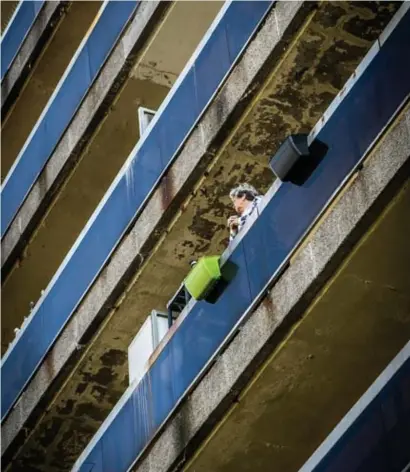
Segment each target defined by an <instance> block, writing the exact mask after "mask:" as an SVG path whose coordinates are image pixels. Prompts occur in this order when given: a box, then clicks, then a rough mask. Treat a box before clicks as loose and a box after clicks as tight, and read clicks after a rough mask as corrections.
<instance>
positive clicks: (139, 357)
mask: <svg viewBox="0 0 410 472" xmlns="http://www.w3.org/2000/svg"><path fill="white" fill-rule="evenodd" d="M167 331H168V315H167V314H166V313H161V312H159V311H156V310H153V311H152V312H151V315H150V316H148V318H147V319H146V320H145V322H144V324H143V325H142V326H141V328H140V330H139V331H138V334H137V335H136V336H135V338H134V340H133V341H132V343H131V344H130V345H129V347H128V374H129V383H130V385H131V384H132V383H133V382H138V381H139V380H141V378H142V377H143V375H144V373H145V371H146V369H147V363H148V359H149V358H150V356H151V354H152V353H153V352H154V350H155V349H156V347H157V346H158V344H159V343H160V342H161V340H162V338H163V337H164V336H165V334H166V332H167Z"/></svg>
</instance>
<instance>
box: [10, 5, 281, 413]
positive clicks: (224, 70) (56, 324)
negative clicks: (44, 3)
mask: <svg viewBox="0 0 410 472" xmlns="http://www.w3.org/2000/svg"><path fill="white" fill-rule="evenodd" d="M119 3H121V2H119ZM273 3H274V2H272V1H264V2H262V1H261V2H259V1H258V2H255V1H252V0H251V1H243V2H242V1H241V2H236V1H235V2H227V3H226V4H225V5H224V7H223V9H222V11H221V13H220V15H219V16H218V18H217V19H216V21H215V22H214V24H213V25H212V26H211V29H210V31H209V32H208V33H207V35H206V36H205V38H204V41H203V42H202V43H201V44H200V45H199V47H198V49H197V51H196V52H195V54H194V56H193V58H191V61H190V62H189V63H188V65H187V67H186V68H185V70H184V72H183V73H182V74H181V76H180V78H179V79H178V81H177V83H176V84H175V86H174V87H173V89H172V90H171V92H170V93H169V94H168V97H167V99H166V101H165V103H164V104H163V105H162V106H161V108H160V110H159V111H158V112H157V114H156V116H155V118H154V119H153V121H152V122H151V124H150V131H149V132H148V133H147V134H146V135H145V136H144V137H143V138H142V139H141V140H140V141H139V142H138V144H137V145H136V147H135V149H134V151H133V152H132V153H131V155H130V157H129V159H128V161H127V163H126V165H125V166H124V168H123V169H122V170H121V172H120V173H119V175H118V176H117V178H116V179H115V181H114V182H113V184H112V186H111V188H110V189H109V190H108V192H107V194H106V195H105V197H104V198H103V200H102V202H101V203H100V205H99V206H98V208H97V209H96V211H95V212H94V215H93V216H92V217H91V219H90V220H89V222H88V223H87V225H86V227H85V228H84V230H83V232H82V233H81V234H80V236H79V238H78V239H77V241H76V243H75V244H74V246H73V248H72V249H71V251H70V252H69V254H68V255H67V257H66V258H65V260H64V262H63V263H62V265H61V266H60V268H59V269H58V271H57V273H56V274H55V276H54V277H53V280H52V281H51V282H50V284H49V286H48V287H47V289H46V291H45V293H44V295H43V297H42V299H41V300H40V301H39V303H38V304H37V305H36V307H35V308H34V310H33V312H32V313H31V315H30V318H29V320H28V323H27V324H26V325H25V326H24V327H23V329H22V331H21V333H20V335H19V337H18V338H17V339H16V341H15V343H14V345H13V346H12V347H11V349H9V350H8V352H7V353H6V355H5V356H4V358H3V361H2V368H1V376H2V377H1V378H2V386H3V388H2V402H1V407H2V410H1V411H2V419H4V417H5V415H7V413H8V412H9V411H10V408H11V407H12V406H13V404H14V403H15V401H16V400H17V399H18V397H19V395H20V393H21V392H22V390H23V389H24V387H25V385H26V384H27V382H28V381H29V380H30V378H31V376H32V375H33V373H34V372H35V370H36V368H37V367H38V366H39V365H40V363H41V361H42V359H43V358H44V356H45V355H46V354H47V351H48V350H49V349H50V347H51V346H52V345H53V343H54V341H55V339H56V338H57V336H58V335H59V333H60V332H61V330H62V329H63V328H64V326H65V324H66V323H67V321H68V320H69V318H70V316H71V315H72V313H73V312H74V310H75V309H76V307H77V306H78V305H79V303H80V301H81V299H82V298H83V296H84V295H85V293H86V292H87V290H88V289H89V287H90V285H91V284H92V283H93V281H94V280H95V278H96V277H97V276H98V274H99V272H100V270H101V269H102V267H103V266H104V264H105V262H106V261H107V259H108V258H109V256H110V254H111V253H112V251H113V250H114V249H115V247H116V245H117V244H118V242H119V241H120V239H121V237H122V235H123V234H124V233H125V231H126V230H127V228H128V227H129V225H130V224H131V223H132V221H133V220H134V219H135V217H136V215H137V214H138V212H139V211H140V210H141V209H142V207H143V205H144V202H145V200H146V199H147V198H148V196H149V195H150V193H151V192H153V190H154V189H155V185H156V183H157V182H158V180H159V179H160V177H161V175H162V174H163V173H164V171H165V169H166V168H167V167H168V166H169V165H170V163H171V162H172V160H173V158H174V157H175V156H176V154H177V151H178V149H179V148H180V146H182V144H183V142H184V141H185V139H186V137H187V136H188V134H189V132H190V131H191V129H192V128H193V127H194V125H195V123H196V122H197V120H198V119H199V118H200V116H201V114H202V113H203V112H204V110H205V109H206V107H207V106H208V103H209V101H210V100H211V99H212V96H213V95H214V94H215V93H216V92H217V90H218V87H219V86H220V85H221V83H222V82H223V80H225V78H226V76H227V74H228V73H229V71H230V69H231V68H232V67H233V66H234V64H235V62H236V61H237V59H238V58H239V56H240V54H241V52H242V50H243V49H244V47H245V46H246V44H247V42H248V41H249V40H250V39H251V38H252V36H253V34H254V33H255V30H256V29H257V27H258V25H259V24H260V22H261V21H262V20H263V18H264V17H265V15H266V13H267V12H268V11H269V9H270V8H271V6H272V4H273ZM126 172H129V173H132V174H133V175H134V176H135V179H132V187H131V188H130V187H129V186H128V183H127V181H128V179H127V175H126Z"/></svg>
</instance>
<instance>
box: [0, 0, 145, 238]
mask: <svg viewBox="0 0 410 472" xmlns="http://www.w3.org/2000/svg"><path fill="white" fill-rule="evenodd" d="M24 3H31V2H24ZM137 4H138V2H137V1H136V0H133V1H121V2H116V1H114V0H110V1H106V2H105V3H104V4H103V6H102V7H101V9H100V11H99V12H98V21H96V22H95V23H94V26H93V28H92V29H91V31H90V32H89V33H88V34H87V36H86V37H85V38H84V40H83V42H82V44H81V45H80V47H79V48H78V50H77V52H76V54H75V56H74V58H73V59H72V61H71V63H70V65H69V66H68V68H67V69H66V71H65V73H64V76H63V77H62V79H61V80H60V83H59V84H58V86H57V88H56V90H55V91H54V93H53V95H52V96H51V98H50V100H49V101H48V103H47V105H46V108H45V109H44V111H43V113H42V114H41V116H40V118H39V120H38V121H37V124H36V126H35V127H34V128H33V130H32V132H31V134H30V136H29V137H28V139H27V141H26V142H25V144H24V146H23V149H22V150H21V152H20V154H19V156H18V157H17V160H16V162H15V163H14V165H13V167H12V168H11V170H10V172H9V173H8V175H7V177H6V179H5V181H4V184H3V186H2V189H1V237H3V236H4V234H5V232H6V231H7V229H8V227H9V226H10V224H11V222H12V220H13V218H14V217H15V215H16V213H17V211H18V210H19V208H20V206H21V205H22V203H23V202H24V200H25V198H26V196H27V195H28V193H29V192H30V189H31V188H32V186H33V185H34V183H35V181H36V180H37V178H38V176H39V175H40V173H41V171H42V169H43V168H44V166H45V164H46V163H47V161H48V159H49V158H50V156H51V154H52V153H53V151H54V149H55V147H56V146H57V144H58V142H59V140H60V139H61V137H62V135H63V133H64V131H65V130H66V128H67V126H68V125H69V123H70V121H71V120H72V118H73V116H74V114H75V112H76V111H77V109H78V107H79V106H80V104H81V101H82V100H83V98H84V96H85V95H86V94H87V91H88V89H89V88H90V87H91V85H92V83H93V81H94V80H95V78H96V77H97V74H98V72H99V71H100V69H101V67H102V66H103V64H104V62H105V60H106V59H107V57H108V56H109V53H110V51H111V50H112V48H113V47H114V45H115V43H116V42H117V40H118V38H119V36H120V34H121V32H122V31H123V29H124V27H125V25H126V23H127V22H128V20H129V19H130V17H131V15H132V13H133V12H134V10H135V8H136V6H137Z"/></svg>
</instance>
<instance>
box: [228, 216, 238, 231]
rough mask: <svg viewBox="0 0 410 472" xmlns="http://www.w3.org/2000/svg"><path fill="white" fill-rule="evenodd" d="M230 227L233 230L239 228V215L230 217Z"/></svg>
mask: <svg viewBox="0 0 410 472" xmlns="http://www.w3.org/2000/svg"><path fill="white" fill-rule="evenodd" d="M227 224H228V228H229V229H230V230H231V231H236V230H237V229H238V226H239V217H238V216H236V215H235V216H230V217H229V218H228V222H227Z"/></svg>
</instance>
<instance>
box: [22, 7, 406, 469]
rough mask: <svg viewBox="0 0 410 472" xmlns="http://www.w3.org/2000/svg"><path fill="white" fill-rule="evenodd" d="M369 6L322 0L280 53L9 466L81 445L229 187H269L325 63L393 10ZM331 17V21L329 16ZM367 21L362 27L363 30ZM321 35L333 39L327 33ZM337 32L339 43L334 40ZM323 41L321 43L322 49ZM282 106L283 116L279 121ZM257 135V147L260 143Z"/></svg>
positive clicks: (205, 242)
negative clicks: (275, 68) (279, 152)
mask: <svg viewBox="0 0 410 472" xmlns="http://www.w3.org/2000/svg"><path fill="white" fill-rule="evenodd" d="M369 5H370V6H369V7H366V6H363V5H362V4H359V5H356V4H354V3H351V4H348V7H347V6H345V8H347V11H346V18H344V17H343V16H342V17H339V19H338V20H337V19H336V17H337V15H338V12H337V11H336V10H335V8H336V5H334V4H326V6H325V7H323V10H319V12H318V15H322V17H320V16H318V18H320V22H319V21H315V20H314V21H312V22H311V24H310V26H309V28H307V30H306V31H305V32H304V36H303V39H304V40H300V39H299V41H298V43H296V45H293V47H292V49H291V50H290V51H288V54H287V59H286V61H285V62H284V63H282V64H281V69H280V71H279V72H278V75H277V76H276V75H273V77H272V78H271V80H269V81H268V84H267V87H266V88H265V91H264V92H263V94H262V95H261V97H259V100H258V102H257V104H256V105H255V107H253V108H252V112H251V113H250V114H249V115H248V117H247V119H246V120H245V121H244V123H243V125H242V127H241V128H240V131H239V132H238V133H237V134H236V136H235V137H234V139H233V140H232V142H231V143H230V145H229V146H228V147H227V148H226V149H225V151H224V153H223V154H222V155H221V156H219V158H218V159H217V160H216V161H215V164H214V166H213V168H212V169H211V171H210V172H211V173H210V175H209V176H208V177H207V178H206V179H205V180H204V182H203V185H201V188H200V189H199V191H198V192H197V194H196V196H195V197H194V199H193V200H192V201H191V202H190V203H189V205H188V207H187V209H186V211H185V212H184V213H183V215H182V216H181V217H180V219H179V220H178V221H177V222H176V224H175V226H174V227H173V228H172V230H171V231H170V233H169V234H168V235H167V237H166V239H165V241H164V242H163V243H162V244H161V245H160V246H158V247H157V248H156V251H157V252H156V253H155V254H154V256H153V257H152V258H151V260H150V262H149V264H148V265H147V266H146V267H145V268H144V270H143V271H141V273H139V274H137V283H136V284H135V286H133V287H131V290H130V292H129V293H128V295H127V297H126V298H125V299H124V301H123V302H122V304H120V305H119V308H118V310H117V312H116V314H115V317H113V318H112V320H110V321H109V323H108V324H106V325H105V327H104V330H103V331H102V332H101V333H100V334H99V336H98V337H97V339H96V343H95V346H94V347H93V349H92V350H91V351H90V352H89V353H88V354H87V355H86V356H85V358H84V359H83V360H82V362H81V365H80V366H79V367H78V369H77V371H76V372H75V373H74V375H73V377H72V378H71V379H70V383H69V385H67V386H66V387H65V390H64V391H63V392H61V394H60V395H59V396H58V397H57V399H56V403H55V405H54V406H53V409H52V410H50V412H49V413H48V414H47V415H46V416H45V418H44V421H43V423H42V426H41V427H40V428H39V429H38V431H37V432H36V433H35V434H34V435H33V436H32V438H31V439H30V441H29V442H28V443H27V445H26V446H25V447H24V449H23V451H22V454H21V455H20V457H19V460H18V462H17V463H16V465H15V467H16V468H15V469H14V468H13V470H20V469H19V468H18V467H20V468H21V467H27V466H29V465H32V466H34V465H35V464H36V467H38V469H37V470H46V469H44V462H43V461H44V460H45V459H44V454H45V451H46V450H47V456H48V460H49V467H51V468H50V469H48V470H53V469H52V467H53V466H54V467H57V462H54V463H53V461H56V460H57V459H55V458H59V460H60V463H59V464H60V467H61V466H62V459H61V458H62V457H66V458H67V461H68V462H67V464H68V463H69V462H70V460H71V458H70V457H74V456H75V454H76V453H78V451H79V450H80V449H81V443H83V444H84V442H85V441H86V439H87V437H88V438H89V437H90V436H91V431H95V430H96V429H97V428H98V425H99V424H100V423H101V421H102V420H103V419H104V418H105V416H106V415H107V414H108V412H109V410H110V409H111V408H112V406H113V405H114V403H115V401H116V399H118V398H119V396H120V394H121V393H122V392H123V391H124V389H125V387H126V385H127V363H126V349H127V346H128V344H129V341H130V340H131V339H132V337H133V336H134V335H135V333H136V332H137V331H138V329H139V326H140V324H141V323H142V321H143V320H144V319H145V317H146V316H147V314H148V313H149V311H150V310H151V309H152V308H163V307H164V305H165V303H166V301H167V300H168V299H169V298H170V296H171V295H172V294H173V292H174V290H175V289H176V288H177V286H178V285H179V283H180V281H181V280H182V278H183V276H184V275H185V274H186V271H187V268H188V260H189V259H190V258H191V257H192V256H193V255H195V256H198V255H199V254H201V253H206V252H208V253H211V252H213V251H220V250H221V248H223V247H224V245H225V242H226V230H225V219H226V215H227V213H228V214H229V211H231V210H230V209H228V199H227V197H226V195H227V193H228V189H229V188H230V186H231V185H232V184H233V183H235V182H237V181H238V180H240V179H244V178H246V179H249V180H251V181H252V182H254V183H255V184H256V185H257V186H258V187H259V188H261V190H264V189H266V188H267V186H268V185H269V183H270V181H271V180H270V179H271V174H270V171H268V170H267V162H268V157H269V155H270V153H271V152H272V150H274V148H275V145H277V143H278V142H280V141H281V140H282V139H283V136H284V134H286V133H287V132H289V131H293V130H306V129H307V130H309V129H310V127H311V126H313V125H314V124H315V122H316V120H317V119H318V118H319V117H320V115H321V113H322V112H323V111H324V110H325V109H326V107H327V105H328V104H329V103H330V101H331V99H332V98H333V97H334V95H335V94H336V93H337V91H338V89H337V86H338V82H337V80H336V79H337V77H335V76H334V75H333V74H332V73H331V72H329V70H330V71H331V70H332V64H333V65H334V66H339V69H338V73H339V74H341V75H342V78H341V79H340V83H341V84H343V83H344V81H345V80H346V79H347V77H348V76H349V75H350V74H351V73H352V72H353V70H354V68H355V67H356V66H357V64H358V62H359V61H360V59H361V58H362V57H363V55H364V54H365V52H366V51H367V49H368V48H369V47H370V45H371V42H372V40H373V39H375V38H376V37H377V35H378V34H379V33H380V32H381V30H382V29H383V26H384V25H385V24H386V23H387V21H388V19H389V18H390V17H391V16H392V14H393V13H394V10H395V9H396V8H397V7H396V6H392V5H391V4H384V5H383V6H381V7H379V8H380V12H379V15H376V14H375V13H374V10H373V8H374V4H369ZM331 18H334V19H333V20H332V21H331V20H330V19H331ZM329 22H330V25H329ZM352 24H355V25H358V24H359V25H361V26H360V30H361V31H363V32H364V33H365V39H363V38H357V37H355V36H353V35H352V33H351V32H347V31H346V30H345V29H344V28H347V25H352ZM367 24H368V25H369V27H368V28H365V25H367ZM322 25H323V26H322ZM370 25H371V26H370ZM327 36H329V37H331V38H332V39H331V40H329V41H326V37H327ZM315 38H317V40H316V41H315ZM336 38H337V40H338V41H339V46H338V49H337V50H335V49H334V47H333V45H334V41H335V39H336ZM323 39H325V41H324V44H325V46H326V47H325V50H323V51H322V49H321V44H322V40H323ZM306 51H310V54H311V57H312V58H315V57H317V56H318V57H317V60H313V59H312V62H313V64H311V65H310V67H308V69H307V70H305V69H306V67H307V65H306V64H307V63H306V59H305V58H306ZM333 61H334V62H333ZM323 70H324V71H323ZM301 71H302V72H301ZM288 88H289V93H288V94H287V93H286V90H287V89H288ZM280 93H282V95H281V94H280ZM277 97H279V98H277ZM305 97H306V98H305ZM300 103H303V104H305V105H306V111H305V112H304V113H302V114H301V116H300V118H298V119H294V118H293V113H296V114H297V113H299V104H300ZM302 108H303V107H302ZM285 109H286V110H287V113H286V114H284V113H283V110H285ZM280 114H281V115H283V116H281V121H280V122H279V123H278V121H277V120H278V115H280ZM260 141H262V142H263V146H258V143H259V142H260ZM275 143H276V144H275ZM216 183H217V184H216ZM210 237H212V239H211V240H209V238H210ZM74 431H75V432H74ZM45 448H47V449H45ZM53 458H54V459H53ZM52 463H53V464H54V465H53V466H52V465H51V464H52ZM60 470H61V469H60Z"/></svg>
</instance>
